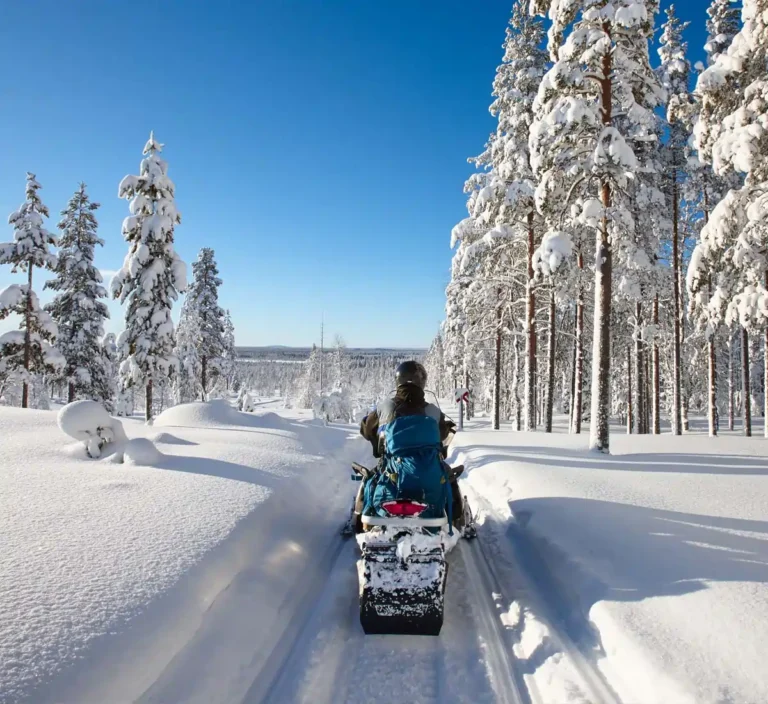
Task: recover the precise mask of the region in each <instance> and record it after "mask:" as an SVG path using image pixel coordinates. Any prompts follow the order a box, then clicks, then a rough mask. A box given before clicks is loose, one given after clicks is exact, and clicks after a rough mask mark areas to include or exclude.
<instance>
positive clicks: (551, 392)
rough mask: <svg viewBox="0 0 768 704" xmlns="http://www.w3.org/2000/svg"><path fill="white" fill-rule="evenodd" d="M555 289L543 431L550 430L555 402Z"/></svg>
mask: <svg viewBox="0 0 768 704" xmlns="http://www.w3.org/2000/svg"><path fill="white" fill-rule="evenodd" d="M555 313H556V311H555V289H554V287H553V288H552V291H551V293H550V294H549V331H548V334H547V338H548V339H547V402H546V407H545V409H544V432H545V433H551V432H552V413H553V411H554V403H555V341H556V338H555Z"/></svg>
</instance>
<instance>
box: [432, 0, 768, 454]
mask: <svg viewBox="0 0 768 704" xmlns="http://www.w3.org/2000/svg"><path fill="white" fill-rule="evenodd" d="M687 9H688V10H689V11H690V12H698V11H700V12H705V11H706V13H707V23H706V28H707V33H708V38H707V41H706V45H705V47H704V50H705V52H706V63H701V62H697V63H696V64H695V65H692V64H691V61H690V60H689V59H688V45H687V43H686V41H685V31H686V28H687V26H688V23H687V22H686V21H684V18H681V17H679V16H678V14H677V11H676V9H675V7H674V6H671V7H669V8H668V9H667V11H666V12H665V13H664V15H663V16H659V15H660V13H659V3H658V1H657V0H634V2H625V3H621V4H618V5H612V4H610V3H607V2H592V1H589V2H588V1H581V0H579V1H568V2H565V1H562V0H533V1H532V2H530V3H529V1H528V0H517V2H516V4H515V6H514V9H513V12H512V16H511V19H510V21H509V26H508V28H507V33H506V41H505V43H504V47H503V49H504V53H503V58H502V62H501V64H500V65H499V67H498V69H497V71H496V76H495V79H494V82H493V92H492V96H493V102H492V104H491V106H490V112H491V114H492V115H493V116H494V118H495V119H496V120H497V126H496V129H495V131H494V132H493V133H492V134H491V135H490V138H489V139H488V141H487V143H486V145H485V149H484V150H483V151H482V153H481V154H480V155H479V156H477V157H474V158H472V159H470V160H469V161H470V162H471V163H473V164H474V165H475V167H476V172H475V173H473V174H472V176H471V177H470V178H469V179H468V180H467V182H466V184H465V188H464V191H465V193H466V194H467V196H468V197H467V210H468V217H466V218H465V219H464V220H462V221H461V222H460V223H458V224H457V225H456V227H455V228H454V229H453V232H452V235H451V246H452V247H453V248H455V249H454V256H453V262H452V267H451V280H450V284H449V285H448V288H447V292H446V295H447V303H446V317H445V321H444V323H443V325H442V328H441V331H440V334H439V335H438V336H437V338H436V339H435V340H434V342H433V344H432V347H431V349H430V351H429V354H428V357H427V362H428V368H429V371H430V373H431V375H432V378H433V380H434V379H437V380H438V381H436V382H435V383H437V384H438V385H439V386H442V387H444V388H453V387H466V388H469V389H471V391H472V400H471V401H470V404H469V406H470V407H469V408H468V409H467V411H468V413H469V414H470V415H471V413H472V411H473V410H474V408H477V407H479V408H482V409H485V410H487V411H488V412H490V413H491V414H492V418H493V426H494V428H498V427H499V425H500V423H501V422H502V421H511V422H512V423H513V427H515V428H517V429H518V430H533V429H536V428H539V427H541V428H543V430H544V431H546V432H551V431H552V426H553V414H556V413H564V414H567V416H568V417H569V421H570V430H571V432H572V433H580V432H582V429H583V428H584V427H585V426H586V425H587V424H589V427H590V429H591V432H590V446H591V447H592V448H593V449H597V450H602V451H608V449H609V426H610V424H611V423H612V422H613V423H622V424H625V425H626V430H627V432H628V433H638V434H642V433H653V434H658V433H660V432H661V430H662V428H663V427H667V424H668V426H669V427H671V429H672V431H673V432H674V433H675V434H678V435H679V434H681V433H683V432H685V431H687V430H688V429H689V425H690V420H689V419H690V418H691V417H693V416H694V415H697V414H700V415H702V416H705V417H707V418H708V424H707V425H708V431H709V434H710V435H712V436H714V435H716V434H717V433H718V430H719V429H726V428H727V429H730V430H733V429H734V428H737V429H738V428H739V427H741V428H743V432H744V434H745V435H750V434H751V432H752V429H751V426H752V422H751V419H752V417H753V416H754V415H756V414H761V415H763V416H765V415H766V408H768V393H766V384H768V373H766V369H767V368H768V355H766V347H768V292H767V288H768V249H767V246H768V245H767V243H768V237H767V235H768V231H767V229H766V216H767V215H768V137H767V136H766V135H767V134H768V133H767V132H766V129H767V127H766V125H767V123H766V120H768V75H766V71H767V69H766V67H767V64H766V47H768V22H767V21H766V9H765V3H764V2H760V1H758V0H745V1H744V3H743V8H741V7H739V6H738V5H737V4H736V3H735V2H733V1H732V0H713V2H712V3H711V5H710V6H709V7H708V8H706V7H705V6H704V5H703V4H702V5H701V6H699V3H691V4H689V5H688V6H687ZM655 38H656V39H657V40H658V41H657V47H658V48H657V49H654V47H655V46H656V45H655V44H654V39H655ZM590 339H591V340H592V345H591V346H590V345H589V343H588V341H589V340H590ZM766 433H768V426H766Z"/></svg>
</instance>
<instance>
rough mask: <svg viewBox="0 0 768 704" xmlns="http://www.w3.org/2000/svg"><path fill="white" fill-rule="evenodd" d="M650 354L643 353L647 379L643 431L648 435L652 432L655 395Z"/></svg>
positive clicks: (645, 377) (644, 377)
mask: <svg viewBox="0 0 768 704" xmlns="http://www.w3.org/2000/svg"><path fill="white" fill-rule="evenodd" d="M649 357H650V356H649V355H648V354H647V352H646V353H644V354H643V365H644V370H643V374H644V376H643V379H644V380H645V403H644V404H643V409H644V410H645V418H644V424H645V429H644V430H643V432H644V433H645V434H646V435H648V434H649V433H650V432H651V422H652V421H651V412H652V408H651V407H652V406H653V404H652V403H651V398H652V397H653V384H652V383H651V379H652V374H651V360H650V358H649Z"/></svg>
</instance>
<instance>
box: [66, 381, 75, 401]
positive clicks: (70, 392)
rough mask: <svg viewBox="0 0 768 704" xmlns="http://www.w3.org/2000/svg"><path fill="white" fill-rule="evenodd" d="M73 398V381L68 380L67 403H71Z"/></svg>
mask: <svg viewBox="0 0 768 704" xmlns="http://www.w3.org/2000/svg"><path fill="white" fill-rule="evenodd" d="M74 400H75V383H74V382H73V381H70V382H69V385H68V387H67V403H72V401H74Z"/></svg>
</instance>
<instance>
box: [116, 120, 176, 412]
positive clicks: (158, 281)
mask: <svg viewBox="0 0 768 704" xmlns="http://www.w3.org/2000/svg"><path fill="white" fill-rule="evenodd" d="M162 148H163V145H162V144H160V143H159V142H157V141H156V140H155V136H154V133H150V136H149V141H148V142H147V144H146V145H145V147H144V159H142V161H141V166H140V170H139V175H138V176H126V177H125V178H124V179H123V180H122V181H121V182H120V188H119V190H118V195H119V197H120V198H127V199H129V200H130V211H131V214H130V215H129V216H128V217H127V218H126V219H125V220H124V221H123V228H122V231H123V237H124V238H125V240H126V241H127V242H128V254H127V255H126V257H125V261H124V262H123V267H122V268H121V269H120V271H118V272H117V274H116V275H115V277H114V278H113V279H112V295H113V297H114V298H116V299H118V300H119V301H120V303H123V304H125V303H127V304H128V305H127V308H126V311H125V331H124V332H123V333H122V334H121V335H120V339H119V341H118V344H119V347H120V354H121V358H122V364H121V365H120V376H121V380H122V384H123V387H124V388H130V387H133V386H134V385H137V384H144V385H145V389H146V408H145V417H146V419H147V420H148V421H149V420H151V418H152V412H153V411H152V385H153V382H154V381H155V380H156V379H157V380H159V379H167V378H168V377H169V376H170V375H172V374H173V372H174V371H175V370H176V368H177V366H178V360H177V359H176V356H175V355H174V354H173V348H174V344H175V340H174V329H173V320H172V319H171V309H172V308H173V303H174V301H176V300H177V299H178V297H179V293H180V292H182V291H184V290H185V289H186V287H187V278H186V270H187V268H186V265H185V264H184V262H183V261H182V260H181V259H180V258H179V255H178V254H177V253H176V251H175V250H174V247H173V240H174V227H175V226H176V225H178V224H179V223H180V222H181V215H180V213H179V212H178V210H177V209H176V204H175V202H174V191H175V187H174V184H173V181H171V179H170V178H168V164H167V163H166V162H165V161H164V160H163V159H162V158H161V157H160V152H161V151H162Z"/></svg>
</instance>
